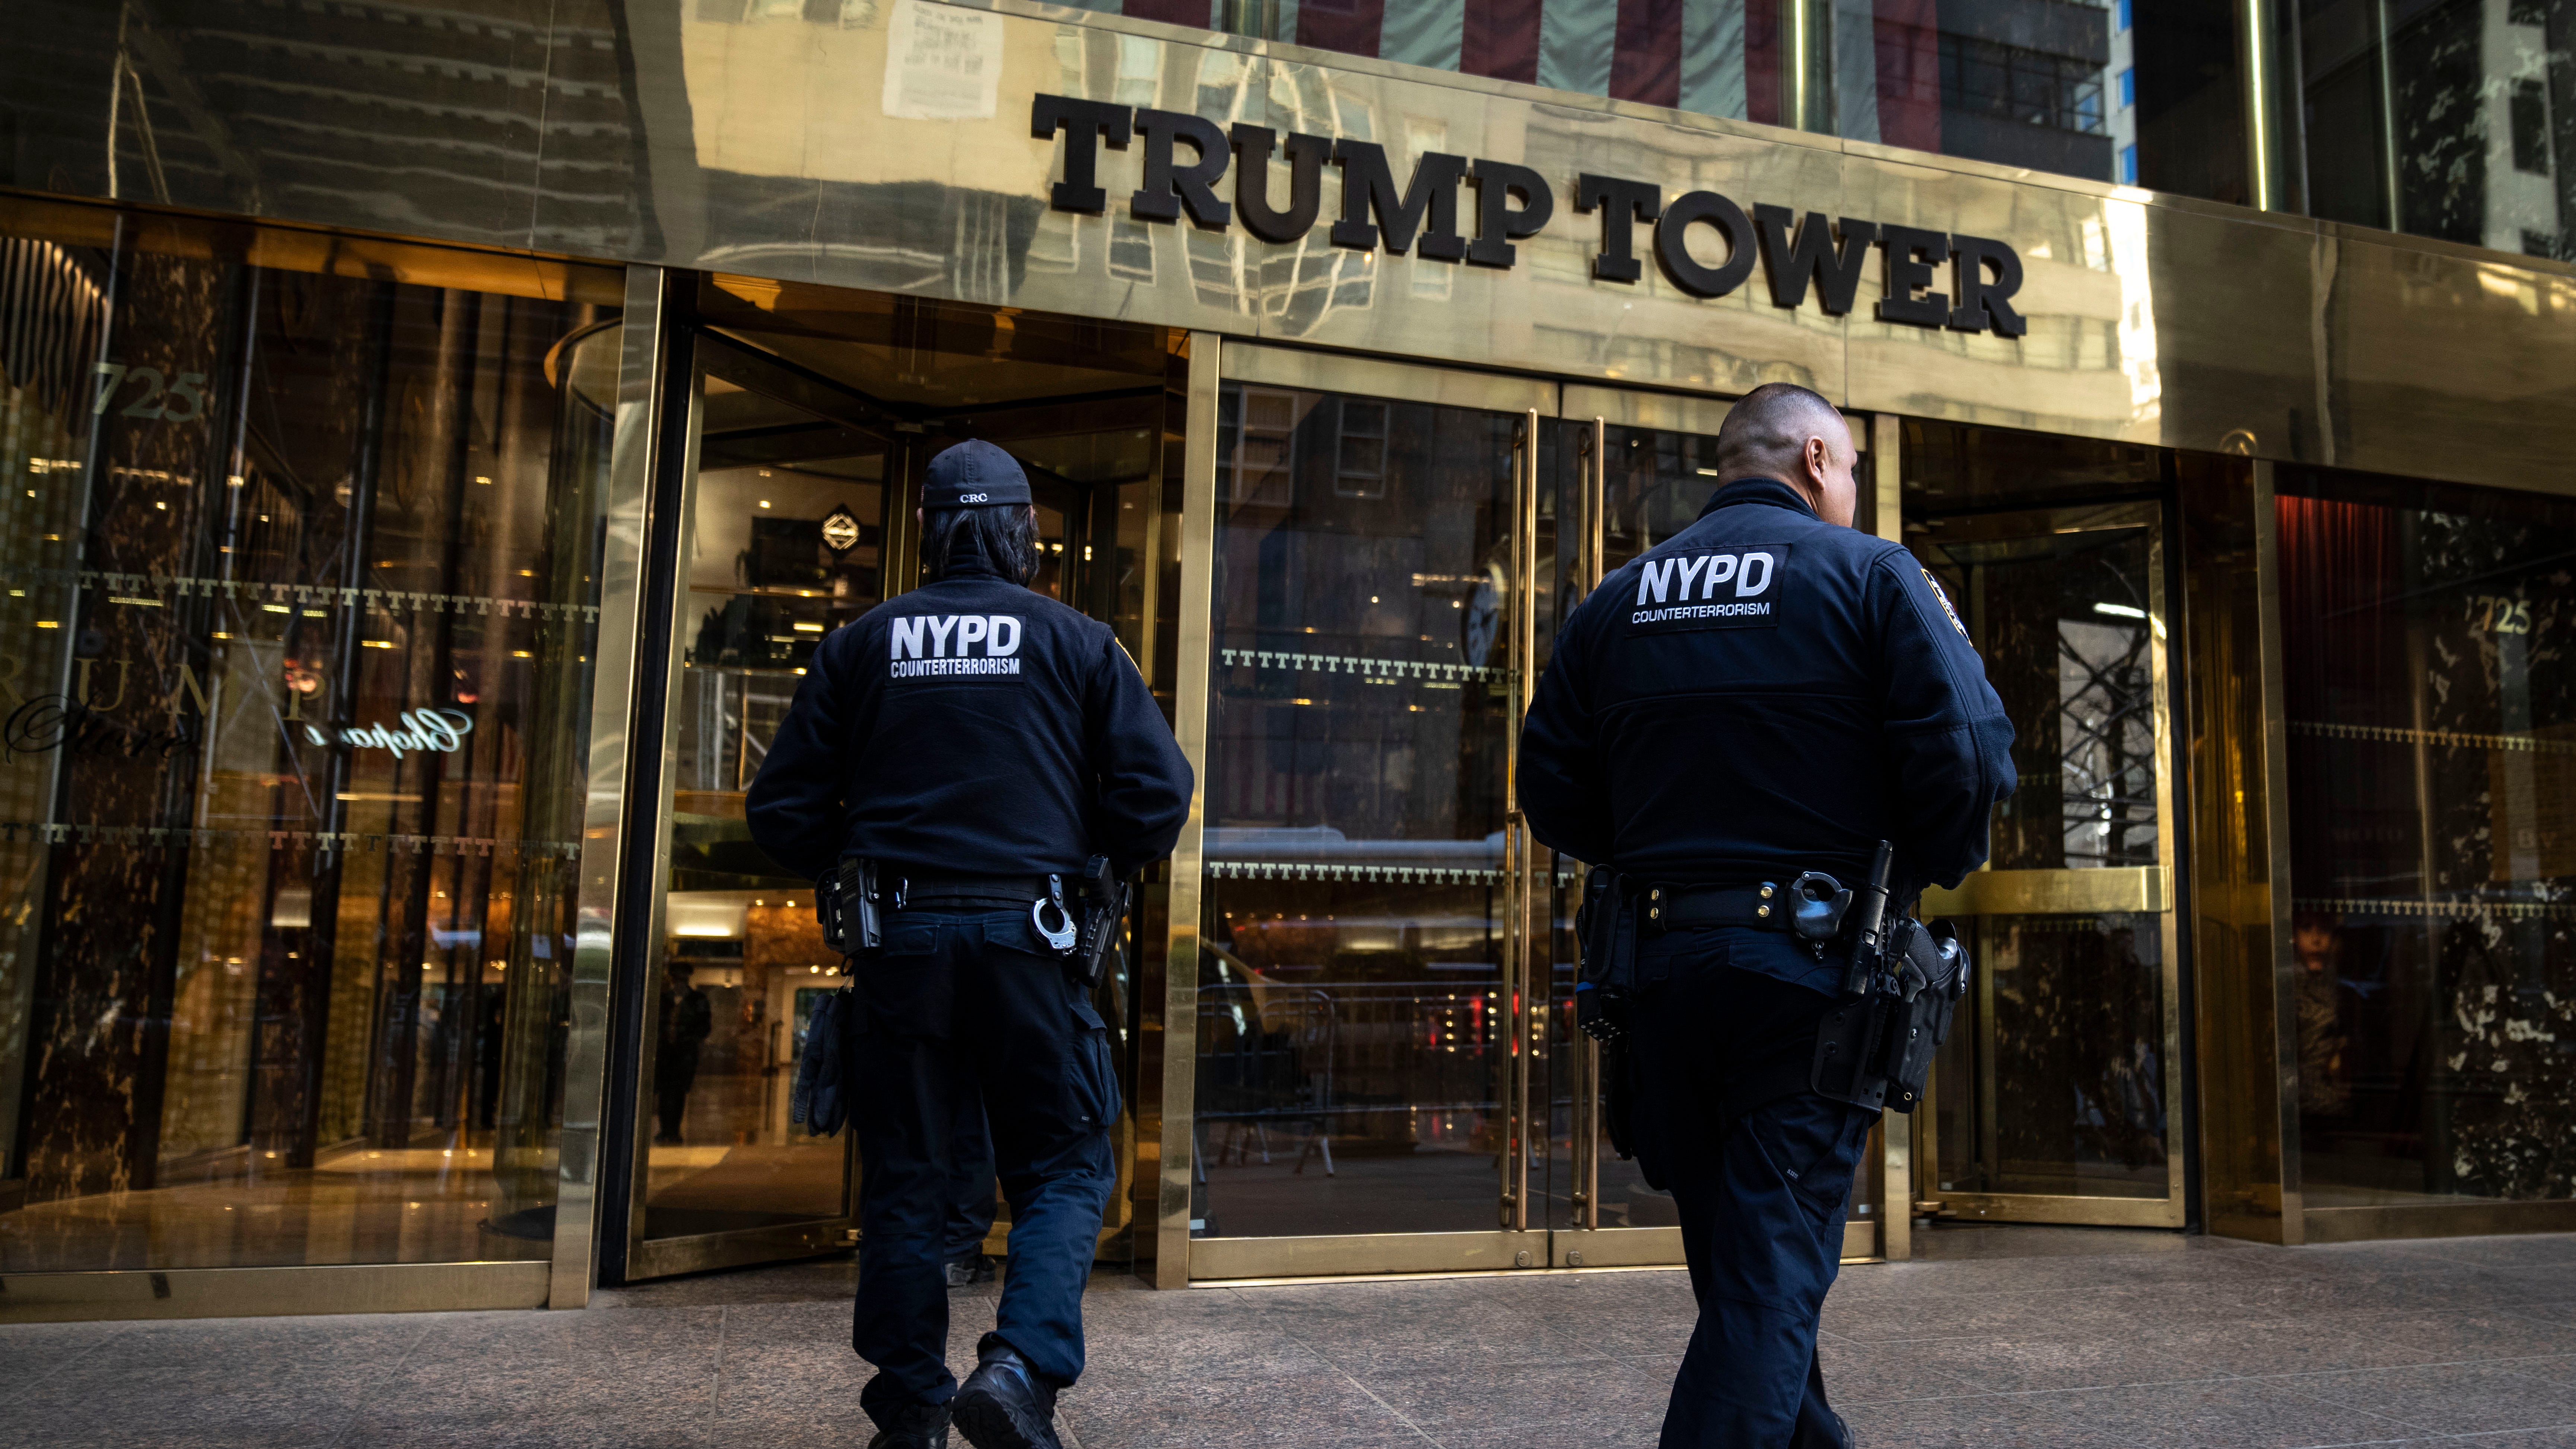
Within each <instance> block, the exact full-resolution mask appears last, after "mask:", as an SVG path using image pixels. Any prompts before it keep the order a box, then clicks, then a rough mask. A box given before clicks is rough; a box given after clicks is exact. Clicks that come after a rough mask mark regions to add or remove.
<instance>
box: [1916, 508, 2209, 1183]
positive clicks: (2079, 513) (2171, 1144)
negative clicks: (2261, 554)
mask: <svg viewBox="0 0 2576 1449" xmlns="http://www.w3.org/2000/svg"><path fill="white" fill-rule="evenodd" d="M1882 466H1884V465H1882ZM1882 496H1884V486H1883V484H1882ZM2070 515H2072V516H2070ZM2021 520H2033V521H2038V520H2050V522H2049V523H2046V524H2043V525H2042V527H2043V528H2044V529H2045V531H2047V532H2051V533H2058V534H2065V533H2090V532H2101V531H2109V530H2114V529H2129V528H2140V527H2143V528H2145V529H2146V530H2147V621H2146V622H2147V629H2148V638H2149V643H2148V657H2149V659H2150V660H2151V662H2152V683H2151V686H2150V690H2151V696H2152V699H2153V701H2154V710H2155V760H2156V789H2155V801H2156V822H2157V826H2156V864H2154V865H2152V866H2136V867H2126V868H2108V869H2093V870H2086V869H2072V870H1992V869H1981V870H1978V871H1974V872H1972V873H1970V874H1969V876H1968V877H1967V878H1966V879H1965V880H1962V881H1961V882H1960V883H1959V888H1958V889H1957V890H1955V891H1944V890H1940V889H1937V888H1935V889H1931V890H1927V891H1925V892H1924V893H1923V900H1922V904H1921V907H1920V910H1919V914H1920V915H1921V916H1922V917H1923V918H1924V919H1927V920H1929V919H1931V918H1933V917H1935V916H1979V915H2088V914H2095V913H2104V912H2116V913H2135V914H2154V915H2156V916H2158V917H2159V926H2158V939H2159V951H2160V955H2161V958H2162V959H2161V964H2160V965H2159V967H2158V981H2159V986H2160V989H2161V993H2162V1001H2161V1004H2160V1009H2159V1015H2160V1017H2161V1020H2160V1022H2159V1026H2160V1028H2161V1035H2162V1037H2163V1041H2162V1043H2161V1057H2162V1061H2161V1066H2162V1077H2163V1085H2162V1092H2163V1105H2164V1119H2165V1131H2164V1139H2165V1194H2164V1196H2163V1197H2161V1198H2152V1197H2118V1196H2109V1195H2093V1194H2055V1193H2004V1192H1940V1193H1939V1194H1938V1195H1937V1197H1935V1196H1934V1195H1932V1194H1928V1193H1926V1194H1917V1195H1916V1197H1917V1198H1918V1201H1917V1202H1916V1204H1915V1205H1916V1206H1917V1207H1918V1208H1920V1207H1922V1206H1923V1205H1924V1204H1926V1203H1937V1204H1938V1208H1937V1211H1938V1213H1939V1215H1940V1216H1944V1217H1953V1218H1958V1219H1961V1220H1965V1221H1973V1222H2021V1223H2070V1224H2082V1225H2089V1226H2116V1227H2140V1228H2179V1227H2181V1226H2183V1224H2184V1219H2185V1212H2186V1208H2187V1203H2186V1201H2185V1184H2184V1164H2185V1160H2186V1158H2187V1156H2188V1154H2189V1151H2190V1145H2189V1138H2190V1132H2191V1125H2192V1124H2191V1123H2190V1121H2189V1120H2188V1116H2187V1114H2186V1113H2185V1112H2184V1111H2183V1108H2182V1102H2183V1100H2184V1097H2183V1076H2184V1069H2183V1062H2182V915H2181V912H2180V911H2179V910H2178V909H2177V908H2176V904H2175V898H2174V889H2173V882H2174V880H2175V878H2176V874H2175V873H2176V872H2177V871H2178V870H2179V869H2180V867H2181V861H2180V859H2179V856H2178V840H2177V831H2178V828H2179V825H2180V822H2179V821H2178V820H2177V818H2176V817H2175V814H2174V808H2175V805H2174V802H2175V792H2174V771H2175V755H2174V738H2173V687H2172V660H2171V657H2170V656H2171V640H2172V629H2171V622H2172V619H2173V614H2172V609H2171V600H2170V599H2169V598H2168V596H2167V593H2166V588H2165V558H2166V553H2165V550H2166V548H2167V545H2168V539H2167V534H2168V532H2169V530H2170V525H2169V522H2168V519H2167V516H2166V509H2165V506H2164V505H2163V504H2162V503H2159V502H2142V503H2125V504H2113V505H2108V506H2087V505H2083V504H2069V505H2060V506H2057V507H2035V508H2030V509H2017V510H2014V511H2012V512H2009V513H1998V514H1989V515H1980V516H1979V517H1978V521H1979V523H1980V524H1983V525H1986V526H2010V525H2011V524H2014V523H2016V522H2019V521H2021ZM2070 523H2071V524H2073V525H2074V526H2072V527H2067V526H2062V525H2065V524H2070ZM1882 526H1884V525H1882ZM1977 612H1978V614H1979V616H1980V617H1982V610H1978V611H1977ZM1974 980H1975V989H1976V990H1977V992H1978V1012H1977V1022H1978V1041H1977V1048H1978V1050H1977V1063H1978V1065H1977V1077H1976V1081H1977V1087H1978V1092H1979V1095H1980V1097H1981V1098H1982V1100H1981V1101H1980V1102H1979V1103H1978V1107H1979V1114H1978V1118H1979V1123H1980V1127H1979V1130H1980V1131H1981V1132H1982V1133H1984V1134H1986V1136H1987V1138H1988V1141H1987V1144H1986V1147H1987V1161H1989V1162H1992V1161H1993V1160H1994V1147H1993V1142H1992V1135H1993V1132H1994V1124H1995V1108H1996V1096H1997V1093H1998V1090H1999V1083H1998V1081H1997V1078H1996V1073H1995V1071H1994V1005H1993V1002H1994V998H1993V991H1994V975H1993V973H1992V972H1989V971H1978V972H1977V973H1976V974H1975V977H1974ZM1937 1111H1938V1103H1937V1102H1936V1101H1935V1100H1934V1099H1933V1094H1932V1093H1931V1092H1929V1091H1927V1092H1926V1093H1925V1096H1924V1102H1923V1105H1922V1107H1921V1108H1919V1109H1918V1110H1917V1111H1916V1112H1915V1113H1914V1121H1913V1123H1912V1128H1913V1131H1912V1134H1911V1136H1912V1138H1913V1141H1912V1142H1911V1144H1910V1151H1909V1154H1908V1155H1909V1157H1910V1159H1911V1161H1919V1162H1921V1163H1923V1164H1925V1167H1924V1171H1925V1173H1926V1174H1927V1175H1929V1174H1935V1173H1938V1172H1939V1170H1940V1156H1939V1148H1940V1141H1939V1135H1938V1132H1939V1129H1938V1126H1937V1122H1938V1118H1937V1116H1936V1113H1937ZM1898 1135H1899V1134H1897V1133H1896V1132H1893V1131H1891V1132H1890V1133H1889V1134H1888V1136H1889V1149H1888V1153H1889V1159H1890V1174H1891V1179H1892V1178H1893V1173H1894V1157H1895V1155H1896V1148H1895V1140H1896V1138H1897V1136H1898ZM1909 1165H1910V1163H1909ZM1890 1197H1891V1199H1893V1200H1897V1201H1903V1199H1901V1198H1896V1197H1895V1195H1894V1194H1893V1193H1891V1194H1890Z"/></svg>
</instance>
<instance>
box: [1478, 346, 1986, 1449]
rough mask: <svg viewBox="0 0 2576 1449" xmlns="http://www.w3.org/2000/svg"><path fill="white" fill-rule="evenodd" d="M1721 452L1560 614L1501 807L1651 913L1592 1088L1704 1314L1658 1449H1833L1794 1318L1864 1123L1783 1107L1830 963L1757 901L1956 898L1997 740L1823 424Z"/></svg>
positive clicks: (1969, 862)
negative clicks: (1611, 1116) (1627, 1144)
mask: <svg viewBox="0 0 2576 1449" xmlns="http://www.w3.org/2000/svg"><path fill="white" fill-rule="evenodd" d="M1717 451H1718V464H1719V473H1720V476H1721V477H1722V478H1724V479H1725V480H1727V481H1726V482H1725V484H1724V485H1723V486H1722V487H1720V488H1719V489H1718V490H1717V493H1716V496H1715V497H1713V498H1711V499H1710V500H1709V503H1708V507H1707V508H1706V509H1704V510H1702V511H1701V513H1700V516H1699V519H1698V521H1697V522H1695V523H1693V524H1692V525H1691V526H1690V527H1688V528H1686V529H1683V530H1682V531H1681V532H1680V533H1678V534H1675V535H1674V536H1673V537H1672V538H1670V539H1669V540H1667V541H1665V542H1664V543H1662V544H1659V545H1657V546H1656V547H1654V548H1653V549H1651V550H1649V551H1648V552H1647V553H1646V554H1645V555H1644V556H1643V557H1641V558H1639V559H1637V560H1635V561H1634V562H1632V563H1630V564H1628V565H1627V566H1626V567H1624V568H1621V569H1620V570H1618V571H1617V572H1616V573H1613V574H1611V575H1610V576H1609V577H1608V578H1606V579H1604V580H1603V581H1602V583H1601V587H1600V588H1599V589H1597V590H1595V591H1594V592H1593V594H1592V595H1591V596H1590V597H1589V598H1587V599H1585V600H1584V601H1583V603H1582V604H1581V605H1580V606H1579V607H1577V608H1576V609H1575V610H1574V611H1573V613H1572V615H1571V617H1569V618H1568V619H1567V621H1566V624H1565V628H1564V632H1563V634H1562V635H1561V636H1560V637H1559V639H1558V641H1557V645H1556V651H1555V654H1554V657H1553V658H1552V659H1551V661H1550V662H1549V665H1548V668H1547V672H1546V675H1545V677H1544V678H1543V679H1542V680H1541V681H1540V683H1539V687H1538V691H1537V695H1536V698H1535V700H1534V701H1533V703H1532V707H1531V709H1530V712H1529V716H1528V719H1527V722H1526V724H1525V726H1524V728H1523V733H1522V738H1521V767H1520V797H1521V800H1522V801H1523V802H1524V805H1525V807H1526V809H1527V811H1528V815H1529V822H1530V828H1531V830H1532V831H1533V832H1534V833H1535V834H1536V835H1537V836H1538V838H1539V839H1540V840H1542V841H1544V842H1545V843H1546V844H1547V845H1549V846H1550V847H1552V848H1553V849H1555V850H1558V851H1561V852H1563V853H1564V854H1567V855H1570V856H1573V857H1575V858H1576V859H1578V860H1582V861H1586V862H1591V863H1594V864H1610V865H1615V866H1616V867H1617V869H1618V870H1619V871H1620V872H1621V873H1622V875H1623V876H1624V877H1625V878H1627V879H1629V880H1632V881H1639V882H1649V883H1653V884H1654V886H1655V887H1656V888H1657V889H1658V890H1659V892H1660V894H1659V895H1658V897H1657V899H1658V901H1659V902H1660V906H1659V917H1658V923H1657V924H1654V925H1646V926H1641V928H1640V933H1639V944H1638V946H1637V949H1636V957H1635V962H1636V964H1635V971H1636V981H1635V988H1636V999H1635V1006H1634V1009H1633V1011H1631V1012H1630V1014H1629V1015H1630V1030H1629V1034H1628V1036H1627V1037H1626V1038H1625V1040H1624V1041H1623V1042H1622V1044H1621V1047H1620V1049H1619V1051H1618V1052H1617V1053H1615V1054H1614V1055H1617V1056H1623V1057H1624V1058H1625V1060H1624V1061H1619V1062H1616V1063H1614V1073H1615V1074H1616V1075H1615V1076H1614V1079H1613V1080H1614V1091H1617V1092H1619V1093H1620V1094H1621V1095H1622V1096H1624V1097H1625V1098H1626V1101H1625V1103H1624V1104H1623V1105H1624V1107H1625V1110H1626V1111H1627V1112H1628V1114H1629V1115H1628V1119H1627V1120H1628V1122H1629V1124H1630V1126H1631V1140H1632V1141H1633V1144H1634V1147H1635V1153H1636V1157H1637V1159H1638V1163H1639V1166H1640V1168H1641V1169H1642V1170H1643V1172H1644V1174H1645V1177H1646V1179H1647V1181H1648V1182H1649V1183H1652V1184H1653V1185H1655V1186H1657V1187H1659V1188H1663V1189H1666V1190H1668V1191H1670V1192H1671V1193H1672V1195H1673V1198H1674V1201H1675V1204H1676V1205H1677V1206H1678V1208H1679V1209H1680V1214H1681V1223H1682V1233H1683V1244H1684V1249H1685V1252H1686V1253H1687V1255H1688V1259H1689V1264H1690V1276H1691V1291H1692V1293H1693V1294H1694V1295H1696V1297H1697V1298H1698V1301H1699V1326H1698V1328H1697V1330H1696V1331H1695V1332H1694V1333H1693V1334H1692V1335H1691V1341H1690V1348H1689V1351H1688V1353H1687V1354H1686V1355H1685V1357H1684V1358H1683V1360H1682V1366H1681V1372H1680V1374H1679V1375H1678V1376H1677V1377H1676V1378H1675V1380H1674V1382H1673V1392H1672V1399H1671V1402H1670V1404H1669V1406H1668V1407H1667V1409H1666V1412H1665V1418H1664V1429H1663V1440H1662V1442H1663V1444H1664V1446H1665V1449H1684V1446H1690V1449H1697V1446H1710V1449H1716V1446H1725V1449H1781V1446H1790V1445H1795V1446H1798V1449H1808V1446H1828V1445H1830V1446H1840V1445H1845V1444H1848V1443H1849V1442H1850V1439H1849V1436H1848V1435H1847V1434H1846V1432H1845V1430H1844V1428H1843V1423H1842V1420H1841V1419H1840V1418H1839V1417H1837V1416H1836V1415H1835V1414H1834V1413H1833V1412H1832V1410H1830V1409H1829V1408H1827V1407H1826V1404H1825V1386H1824V1379H1823V1376H1822V1374H1821V1373H1819V1371H1818V1369H1817V1365H1816V1315H1817V1311H1818V1310H1819V1308H1820V1307H1821V1306H1822V1305H1823V1303H1824V1298H1825V1292H1826V1290H1827V1289H1829V1288H1831V1287H1832V1286H1833V1281H1834V1273H1835V1270H1836V1267H1837V1264H1838V1263H1839V1260H1840V1257H1841V1251H1842V1241H1843V1216H1844V1213H1845V1211H1846V1208H1847V1205H1848V1200H1849V1198H1850V1196H1851V1188H1852V1178H1853V1174H1854V1171H1855V1169H1856V1168H1857V1166H1858V1164H1859V1160H1860V1156H1861V1149H1862V1145H1863V1143H1864V1141H1865V1140H1866V1139H1867V1137H1868V1134H1869V1128H1870V1123H1871V1122H1872V1121H1873V1120H1874V1119H1875V1118H1876V1115H1877V1114H1876V1113H1875V1112H1872V1111H1869V1110H1866V1109H1864V1108H1861V1107H1856V1106H1853V1105H1849V1104H1847V1103H1844V1102H1840V1101H1835V1100H1829V1099H1827V1098H1825V1097H1823V1096H1819V1095H1816V1094H1814V1093H1813V1092H1812V1091H1809V1090H1807V1084H1808V1073H1809V1065H1810V1063H1811V1062H1812V1061H1813V1059H1814V1052H1815V1049H1816V1036H1817V1031H1818V1027H1819V1025H1820V1023H1821V1022H1822V1020H1823V1018H1824V1016H1825V1013H1826V1012H1827V1010H1828V1008H1829V1007H1831V1006H1832V1005H1833V1003H1834V993H1835V992H1836V991H1838V990H1839V989H1840V987H1841V972H1842V966H1841V962H1840V961H1839V960H1838V959H1836V958H1835V956H1834V955H1833V954H1831V953H1830V952H1827V953H1822V954H1820V953H1819V952H1817V951H1815V950H1811V949H1810V948H1809V947H1807V946H1806V945H1804V944H1802V943H1800V942H1799V941H1797V940H1796V939H1795V938H1793V937H1792V936H1791V935H1789V934H1785V933H1783V931H1782V930H1781V929H1780V924H1781V921H1782V920H1784V919H1785V913H1783V914H1782V915H1781V916H1778V917H1773V916H1769V915H1767V914H1765V913H1759V905H1758V903H1759V902H1760V900H1761V895H1760V889H1759V887H1760V884H1761V883H1762V882H1787V881H1790V880H1791V879H1792V878H1794V877H1796V876H1797V875H1798V874H1799V873H1800V872H1802V871H1807V870H1816V871H1822V872H1825V873H1827V874H1830V875H1832V876H1834V877H1835V878H1836V879H1837V880H1839V881H1841V882H1843V883H1846V884H1851V883H1857V882H1859V881H1862V880H1864V879H1866V878H1867V875H1868V872H1869V867H1870V862H1871V858H1872V855H1873V853H1874V851H1875V848H1876V846H1877V843H1878V842H1879V841H1882V840H1885V841H1889V842H1892V843H1893V845H1894V847H1895V868H1894V872H1893V875H1892V878H1891V895H1890V899H1892V900H1894V901H1896V902H1899V903H1902V902H1904V901H1906V900H1908V899H1910V898H1911V897H1912V896H1913V895H1914V893H1915V892H1916V891H1918V890H1920V889H1921V887H1922V886H1924V885H1925V884H1927V883H1934V882H1938V883H1940V884H1943V885H1945V886H1946V885H1955V884H1956V883H1957V882H1958V880H1959V877H1960V876H1961V875H1963V874H1964V873H1966V872H1967V871H1969V870H1972V869H1974V868H1975V867H1976V866H1977V865H1978V863H1979V862H1981V861H1983V860H1984V859H1985V856H1986V836H1987V817H1988V814H1989V812H1990V811H1991V810H1992V809H1993V808H1994V806H1995V804H1996V803H1997V802H1998V801H2000V800H2002V799H2003V798H2004V797H2005V796H2007V795H2008V794H2010V793H2011V791H2012V788H2013V784H2014V778H2013V767H2012V762H2011V757H2010V753H2009V751H2010V748H2011V744H2012V727H2011V725H2010V724H2009V723H2007V722H2006V720H2005V718H2004V714H2003V706H2002V703H2001V701H2000V700H1998V699H1997V698H1996V696H1995V693H1994V691H1993V689H1992V688H1991V687H1989V686H1988V685H1987V683H1986V677H1985V670H1984V667H1983V666H1982V665H1981V664H1980V663H1979V661H1978V658H1977V655H1976V653H1975V651H1974V650H1972V649H1971V648H1970V647H1969V643H1968V638H1967V632H1966V630H1964V629H1963V628H1961V627H1960V625H1959V621H1958V617H1957V615H1956V614H1955V613H1953V612H1952V611H1951V608H1950V605H1949V602H1948V600H1947V599H1946V597H1945V596H1944V595H1943V594H1942V593H1941V591H1940V588H1939V586H1938V585H1936V584H1935V583H1934V582H1933V581H1932V578H1931V575H1929V574H1928V573H1926V572H1925V571H1924V570H1923V569H1922V568H1921V567H1920V566H1918V565H1917V564H1916V563H1915V561H1914V560H1913V558H1912V557H1911V556H1909V555H1908V554H1907V553H1906V551H1905V550H1904V549H1903V548H1902V547H1900V546H1898V545H1896V544H1893V543H1888V542H1884V541H1882V540H1880V539H1877V538H1873V537H1870V536H1869V535H1867V534H1863V533H1859V532H1855V531H1854V530H1853V529H1852V527H1851V521H1852V507H1853V503H1854V485H1853V481H1852V466H1853V463H1854V462H1855V455H1854V452H1853V449H1852V441H1851V434H1850V431H1849V430H1848V429H1847V428H1846V426H1845V425H1844V423H1843V420H1842V417H1841V415H1840V414H1839V413H1838V412H1836V411H1835V409H1834V408H1833V406H1832V405H1831V404H1829V403H1827V402H1826V401H1825V399H1823V398H1822V397H1819V396H1817V395H1816V394H1815V393H1812V392H1809V391H1808V390H1806V389H1805V388H1802V387H1793V386H1790V385H1788V384H1785V383H1773V384H1769V385H1767V386H1764V387H1760V388H1757V389H1755V390H1754V391H1753V392H1752V393H1751V394H1750V395H1748V396H1747V397H1746V398H1745V399H1744V400H1743V401H1742V402H1741V403H1738V404H1737V405H1736V406H1735V408H1734V409H1733V410H1732V411H1731V412H1729V413H1728V415H1727V418H1726V422H1725V425H1724V426H1723V428H1722V429H1721V430H1720V431H1719V434H1718V444H1717Z"/></svg>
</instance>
